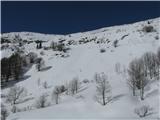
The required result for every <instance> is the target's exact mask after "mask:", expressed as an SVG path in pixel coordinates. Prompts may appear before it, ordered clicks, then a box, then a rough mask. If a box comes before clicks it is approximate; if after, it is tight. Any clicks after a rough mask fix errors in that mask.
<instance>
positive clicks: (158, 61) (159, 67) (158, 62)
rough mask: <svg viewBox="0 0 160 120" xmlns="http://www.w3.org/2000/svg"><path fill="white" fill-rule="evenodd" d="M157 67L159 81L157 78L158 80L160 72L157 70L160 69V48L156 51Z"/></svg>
mask: <svg viewBox="0 0 160 120" xmlns="http://www.w3.org/2000/svg"><path fill="white" fill-rule="evenodd" d="M157 65H158V77H157V78H158V80H159V78H160V71H159V69H160V47H159V48H158V51H157Z"/></svg>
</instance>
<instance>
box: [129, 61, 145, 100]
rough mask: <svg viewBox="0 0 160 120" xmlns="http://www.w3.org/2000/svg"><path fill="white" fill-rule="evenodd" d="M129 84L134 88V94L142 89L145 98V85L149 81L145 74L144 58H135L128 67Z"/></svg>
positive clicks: (142, 96)
mask: <svg viewBox="0 0 160 120" xmlns="http://www.w3.org/2000/svg"><path fill="white" fill-rule="evenodd" d="M128 75H129V79H128V84H129V85H130V87H131V88H132V90H133V96H135V90H136V89H138V90H139V91H140V97H141V100H143V99H144V87H145V86H146V85H147V83H148V79H147V77H146V76H145V68H144V62H143V60H142V59H135V60H133V61H131V63H130V64H129V68H128Z"/></svg>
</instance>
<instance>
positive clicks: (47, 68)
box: [41, 66, 52, 72]
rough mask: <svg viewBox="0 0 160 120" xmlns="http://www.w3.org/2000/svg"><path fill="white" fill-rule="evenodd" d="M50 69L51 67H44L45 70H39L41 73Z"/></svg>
mask: <svg viewBox="0 0 160 120" xmlns="http://www.w3.org/2000/svg"><path fill="white" fill-rule="evenodd" d="M51 68H52V66H47V67H45V68H42V69H41V72H43V71H47V70H49V69H51Z"/></svg>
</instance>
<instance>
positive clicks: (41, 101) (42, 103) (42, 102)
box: [35, 94, 49, 108]
mask: <svg viewBox="0 0 160 120" xmlns="http://www.w3.org/2000/svg"><path fill="white" fill-rule="evenodd" d="M35 104H36V108H44V107H46V106H48V105H49V103H48V102H47V95H46V94H43V95H41V96H40V97H39V98H38V99H37V100H36V103H35Z"/></svg>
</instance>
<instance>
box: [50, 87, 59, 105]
mask: <svg viewBox="0 0 160 120" xmlns="http://www.w3.org/2000/svg"><path fill="white" fill-rule="evenodd" d="M60 94H61V87H59V86H55V88H54V90H53V93H52V99H54V100H55V103H56V104H58V103H59V99H60Z"/></svg>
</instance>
